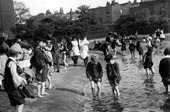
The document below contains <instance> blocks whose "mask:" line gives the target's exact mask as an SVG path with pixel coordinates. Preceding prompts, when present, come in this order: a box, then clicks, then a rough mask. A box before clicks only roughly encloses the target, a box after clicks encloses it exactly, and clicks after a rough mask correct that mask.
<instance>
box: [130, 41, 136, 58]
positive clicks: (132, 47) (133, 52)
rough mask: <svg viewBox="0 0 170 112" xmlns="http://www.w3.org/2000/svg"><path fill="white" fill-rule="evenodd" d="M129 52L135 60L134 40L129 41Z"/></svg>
mask: <svg viewBox="0 0 170 112" xmlns="http://www.w3.org/2000/svg"><path fill="white" fill-rule="evenodd" d="M129 50H130V53H131V58H132V59H135V44H134V43H133V42H132V40H130V41H129Z"/></svg>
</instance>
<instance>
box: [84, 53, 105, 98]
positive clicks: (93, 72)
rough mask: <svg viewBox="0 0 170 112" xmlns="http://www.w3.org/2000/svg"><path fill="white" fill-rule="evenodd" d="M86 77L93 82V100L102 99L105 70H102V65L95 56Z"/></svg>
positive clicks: (87, 69) (92, 57)
mask: <svg viewBox="0 0 170 112" xmlns="http://www.w3.org/2000/svg"><path fill="white" fill-rule="evenodd" d="M86 75H87V78H88V79H89V80H90V82H91V89H92V94H93V99H95V98H96V97H98V98H99V99H100V98H101V96H100V92H101V82H102V76H103V69H102V65H101V64H100V62H99V61H98V56H97V55H95V54H93V55H91V60H90V62H89V63H88V64H87V67H86ZM95 84H96V85H97V93H96V92H95Z"/></svg>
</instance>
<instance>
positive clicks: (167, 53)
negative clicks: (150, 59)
mask: <svg viewBox="0 0 170 112" xmlns="http://www.w3.org/2000/svg"><path fill="white" fill-rule="evenodd" d="M164 55H170V47H166V48H165V50H164Z"/></svg>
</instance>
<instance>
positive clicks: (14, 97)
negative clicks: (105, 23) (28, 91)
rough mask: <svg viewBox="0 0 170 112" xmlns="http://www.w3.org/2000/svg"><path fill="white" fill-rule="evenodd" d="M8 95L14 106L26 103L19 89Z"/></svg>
mask: <svg viewBox="0 0 170 112" xmlns="http://www.w3.org/2000/svg"><path fill="white" fill-rule="evenodd" d="M7 94H8V97H9V101H10V103H11V105H12V106H17V105H21V104H24V103H25V99H24V96H22V95H21V93H20V91H19V89H18V88H17V89H15V90H14V91H12V92H7Z"/></svg>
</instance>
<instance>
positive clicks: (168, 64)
mask: <svg viewBox="0 0 170 112" xmlns="http://www.w3.org/2000/svg"><path fill="white" fill-rule="evenodd" d="M159 73H160V75H161V77H162V78H170V57H165V58H163V59H162V60H161V61H160V64H159Z"/></svg>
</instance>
